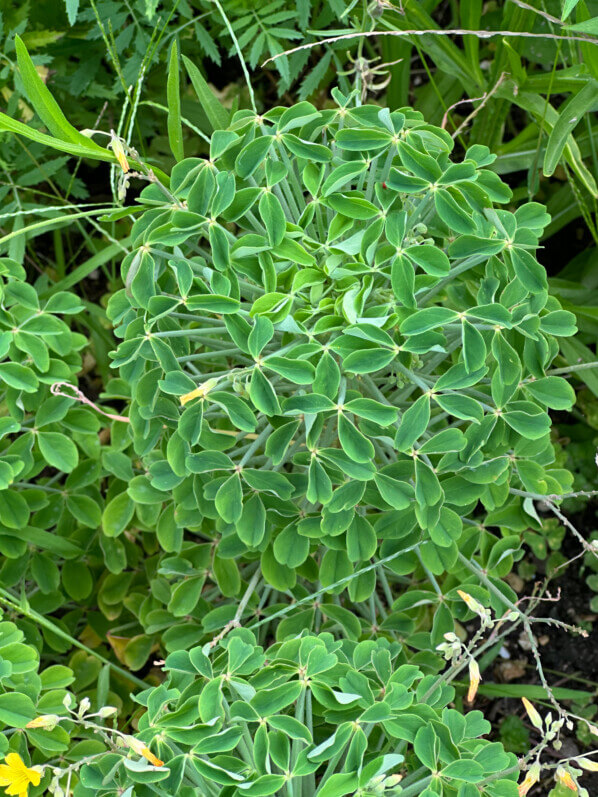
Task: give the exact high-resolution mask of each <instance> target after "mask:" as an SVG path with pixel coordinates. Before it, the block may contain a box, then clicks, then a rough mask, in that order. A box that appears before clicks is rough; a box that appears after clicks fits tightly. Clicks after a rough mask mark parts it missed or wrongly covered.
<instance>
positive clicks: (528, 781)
mask: <svg viewBox="0 0 598 797" xmlns="http://www.w3.org/2000/svg"><path fill="white" fill-rule="evenodd" d="M539 780H540V767H539V766H538V765H537V764H534V765H533V767H530V769H529V771H528V773H527V775H526V776H525V780H524V781H523V782H522V783H520V784H519V788H518V792H519V797H525V795H526V794H527V793H528V791H529V790H530V789H531V787H532V786H533V785H534V783H537V782H538V781H539Z"/></svg>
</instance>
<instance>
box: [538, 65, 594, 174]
mask: <svg viewBox="0 0 598 797" xmlns="http://www.w3.org/2000/svg"><path fill="white" fill-rule="evenodd" d="M597 103H598V82H596V81H595V80H590V81H588V82H587V83H586V84H585V86H583V88H581V89H580V90H579V91H578V92H577V94H575V95H573V97H571V98H570V99H569V100H567V102H566V103H565V104H564V106H563V109H562V111H561V112H560V113H559V117H558V119H557V121H556V122H555V125H554V127H553V128H552V132H551V133H550V136H549V138H548V145H547V147H546V154H545V155H544V174H545V176H546V177H550V176H551V175H552V174H554V170H555V169H556V167H557V166H558V163H559V161H560V159H561V157H562V155H563V151H564V149H565V147H566V145H567V141H568V139H569V136H570V135H571V133H572V131H573V130H574V129H575V127H576V126H577V124H578V123H579V122H580V121H581V119H582V118H583V116H584V114H586V113H587V112H588V111H589V110H590V109H591V108H592V106H594V105H596V104H597Z"/></svg>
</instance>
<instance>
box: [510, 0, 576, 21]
mask: <svg viewBox="0 0 598 797" xmlns="http://www.w3.org/2000/svg"><path fill="white" fill-rule="evenodd" d="M511 3H515V5H516V6H519V8H525V10H526V11H533V12H534V14H538V15H539V16H541V17H544V19H547V20H548V22H552V23H554V24H555V25H559V26H560V25H562V24H563V21H562V20H561V19H559V18H558V17H553V16H552V14H547V13H546V11H540V9H539V8H534V7H533V6H530V5H529V4H528V3H524V2H523V0H511Z"/></svg>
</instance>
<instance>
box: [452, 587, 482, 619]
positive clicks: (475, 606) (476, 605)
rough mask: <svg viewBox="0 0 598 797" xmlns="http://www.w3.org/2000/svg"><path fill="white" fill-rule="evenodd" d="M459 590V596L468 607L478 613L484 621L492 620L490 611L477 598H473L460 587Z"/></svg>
mask: <svg viewBox="0 0 598 797" xmlns="http://www.w3.org/2000/svg"><path fill="white" fill-rule="evenodd" d="M457 592H458V593H459V597H460V598H461V600H462V601H463V602H464V603H465V604H466V605H467V608H468V609H469V610H470V611H471V612H473V613H474V614H477V616H478V617H480V618H481V619H482V620H483V621H484V622H488V621H489V620H490V612H489V611H488V609H486V608H485V607H484V606H482V604H481V603H480V602H479V601H477V600H476V599H475V598H472V596H471V595H469V594H468V593H467V592H463V590H461V589H458V590H457Z"/></svg>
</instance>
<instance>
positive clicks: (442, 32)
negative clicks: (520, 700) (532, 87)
mask: <svg viewBox="0 0 598 797" xmlns="http://www.w3.org/2000/svg"><path fill="white" fill-rule="evenodd" d="M361 36H363V37H364V38H369V37H372V36H477V37H478V38H479V39H492V38H494V37H495V36H504V37H505V38H507V39H508V38H522V39H560V40H562V41H571V42H586V44H596V45H598V39H593V38H590V37H589V36H565V35H562V34H560V33H526V32H524V31H517V30H467V29H465V28H448V29H439V28H427V29H425V30H418V29H413V30H369V31H356V32H355V33H343V34H341V35H340V36H330V37H328V38H326V39H320V41H317V42H310V43H309V44H301V45H299V46H298V47H292V48H291V49H290V50H285V51H284V52H282V53H277V54H276V55H273V56H271V57H270V58H268V59H267V60H266V61H264V63H263V64H262V66H266V64H269V63H270V61H276V60H277V59H278V58H282V56H283V55H292V54H293V53H298V52H299V51H301V50H310V49H311V48H312V47H318V46H319V45H320V44H334V42H340V41H345V40H346V39H359V38H360V37H361Z"/></svg>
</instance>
